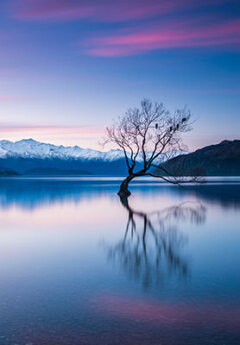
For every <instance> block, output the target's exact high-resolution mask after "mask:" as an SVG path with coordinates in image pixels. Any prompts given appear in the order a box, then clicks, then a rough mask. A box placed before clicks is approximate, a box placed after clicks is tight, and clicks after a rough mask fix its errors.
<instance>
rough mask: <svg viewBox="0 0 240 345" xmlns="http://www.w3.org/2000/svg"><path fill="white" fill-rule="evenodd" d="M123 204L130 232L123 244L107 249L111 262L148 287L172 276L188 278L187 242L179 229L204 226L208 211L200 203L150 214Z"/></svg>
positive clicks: (122, 201) (183, 204)
mask: <svg viewBox="0 0 240 345" xmlns="http://www.w3.org/2000/svg"><path fill="white" fill-rule="evenodd" d="M121 204H122V205H123V207H124V208H125V209H126V210H127V211H128V220H127V225H126V230H125V233H124V236H123V239H122V240H120V242H118V243H117V244H116V245H114V246H113V247H110V248H109V247H107V246H106V248H107V252H108V258H109V259H110V260H113V261H115V262H117V263H118V264H120V266H121V267H122V268H123V269H124V270H125V271H126V272H127V273H128V274H129V275H130V276H131V277H133V278H134V279H135V280H137V281H140V282H141V283H142V285H143V286H144V287H148V286H151V285H153V284H160V283H161V282H162V281H163V280H164V279H165V278H166V277H170V276H171V275H172V274H176V275H178V276H180V277H185V276H186V275H187V274H188V271H189V269H188V262H187V259H186V258H184V256H183V253H182V250H183V247H184V245H185V244H186V242H187V238H186V236H184V235H183V234H182V233H181V232H179V230H178V225H179V224H180V223H184V222H189V221H190V222H191V223H195V224H201V223H204V222H205V219H206V207H204V206H203V205H202V204H201V203H199V202H183V203H181V204H179V205H176V206H172V207H168V208H165V209H162V210H157V211H152V212H148V213H147V212H143V211H138V210H135V209H133V208H132V207H131V206H130V204H129V201H128V199H125V198H124V199H122V198H121Z"/></svg>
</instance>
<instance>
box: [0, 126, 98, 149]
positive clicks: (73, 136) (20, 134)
mask: <svg viewBox="0 0 240 345" xmlns="http://www.w3.org/2000/svg"><path fill="white" fill-rule="evenodd" d="M103 135H104V128H97V127H90V126H88V127H87V126H55V125H25V124H11V123H0V136H1V139H5V140H11V141H16V140H21V139H28V138H33V139H35V140H38V141H42V142H50V143H54V144H56V145H61V144H63V145H80V146H82V147H93V148H96V149H99V148H101V147H100V145H99V141H100V139H101V138H102V137H103Z"/></svg>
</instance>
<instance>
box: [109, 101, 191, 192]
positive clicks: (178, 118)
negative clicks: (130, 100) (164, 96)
mask: <svg viewBox="0 0 240 345" xmlns="http://www.w3.org/2000/svg"><path fill="white" fill-rule="evenodd" d="M190 117H191V113H190V110H189V109H187V108H186V107H185V108H183V109H178V110H176V111H175V112H174V113H173V114H171V113H170V112H169V111H168V110H166V109H165V107H164V106H163V104H162V103H152V102H151V101H150V100H148V99H144V100H143V101H142V102H141V106H140V108H132V109H129V110H128V111H127V112H126V113H125V115H123V116H122V117H119V118H118V120H117V121H116V122H115V123H114V124H113V125H112V126H111V127H107V128H106V132H107V136H106V140H105V143H110V142H111V143H114V144H117V146H119V147H120V149H122V150H123V152H124V156H125V160H126V164H127V168H128V176H127V177H126V178H125V179H124V180H123V182H122V184H121V186H120V190H119V192H118V194H119V195H120V196H129V195H130V194H131V193H130V192H129V190H128V185H129V183H130V182H131V181H132V180H133V179H134V178H136V177H140V176H154V177H158V178H161V179H163V180H165V181H167V182H171V183H175V184H178V183H179V180H177V178H176V177H174V176H171V174H170V173H168V171H166V169H164V168H163V167H159V164H156V163H159V159H160V158H161V159H163V157H164V158H165V160H166V159H168V158H169V156H168V155H169V154H170V153H172V152H173V151H176V150H181V149H182V147H183V146H182V140H181V134H182V133H185V132H187V131H189V130H190V124H189V120H190ZM140 161H141V162H142V164H139V162H140ZM153 168H154V169H155V170H156V169H157V173H156V171H154V170H153Z"/></svg>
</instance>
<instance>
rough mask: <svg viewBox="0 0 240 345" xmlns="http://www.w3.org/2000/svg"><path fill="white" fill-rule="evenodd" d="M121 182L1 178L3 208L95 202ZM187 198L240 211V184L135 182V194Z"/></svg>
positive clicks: (0, 191) (108, 193) (108, 180)
mask: <svg viewBox="0 0 240 345" xmlns="http://www.w3.org/2000/svg"><path fill="white" fill-rule="evenodd" d="M120 181H121V179H120V178H119V179H116V178H115V179H111V178H105V179H101V178H97V177H96V178H89V179H87V178H50V179H47V178H42V179H37V178H35V179H30V178H29V179H24V178H16V179H14V178H13V179H5V178H4V179H0V207H1V208H8V207H11V206H17V207H19V208H21V209H26V210H33V209H36V208H38V207H41V206H43V205H46V204H47V205H50V204H54V203H56V202H69V201H71V202H75V203H78V202H80V201H81V200H86V199H88V200H89V199H94V198H96V196H97V197H99V196H101V195H107V197H108V198H114V197H115V195H116V192H117V190H118V188H119V183H120ZM156 188H159V192H161V194H162V195H164V194H165V195H166V194H167V195H169V194H171V195H173V196H176V197H180V198H183V199H186V198H192V197H194V198H197V199H198V200H202V201H204V203H210V204H212V203H215V204H216V205H219V206H221V207H223V208H235V209H238V208H240V184H235V185H234V184H228V185H224V184H223V185H218V186H214V185H213V184H209V185H208V184H206V185H204V186H186V187H185V188H184V189H181V190H180V189H179V187H174V186H169V185H167V184H161V185H160V184H157V183H154V184H152V183H145V182H144V183H135V184H134V183H133V185H132V189H133V193H134V194H138V195H139V196H147V195H151V193H152V191H153V190H154V191H156Z"/></svg>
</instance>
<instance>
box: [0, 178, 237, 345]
mask: <svg viewBox="0 0 240 345" xmlns="http://www.w3.org/2000/svg"><path fill="white" fill-rule="evenodd" d="M221 181H222V180H221V179H219V180H218V183H209V184H206V185H203V186H191V185H189V186H186V187H185V188H179V187H177V186H170V185H167V184H159V183H154V182H153V181H151V180H149V181H147V182H143V181H138V182H137V183H135V184H133V185H132V188H131V190H132V192H133V194H132V196H131V197H130V198H129V200H128V204H126V203H125V204H122V203H121V202H120V200H119V198H118V196H117V195H116V192H117V189H118V184H119V181H118V180H117V179H86V178H85V179H78V178H75V179H2V180H0V222H1V230H0V282H1V284H0V344H1V345H14V344H15V345H26V344H28V345H30V344H32V345H35V344H36V345H48V344H52V345H75V344H76V345H82V344H86V345H95V344H104V345H110V344H111V345H118V344H119V345H120V344H121V345H125V344H126V345H128V344H131V345H134V344H139V345H149V344H151V345H160V344H162V345H165V344H166V345H172V344H173V345H175V344H177V345H188V344H189V345H193V344H194V345H198V344H203V345H206V344H221V345H222V344H225V345H226V344H227V345H228V344H229V345H230V344H233V345H235V344H236V345H237V344H240V250H239V248H240V229H239V224H240V212H239V211H240V184H239V182H234V180H231V181H230V182H231V183H222V182H221ZM215 182H216V181H215Z"/></svg>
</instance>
